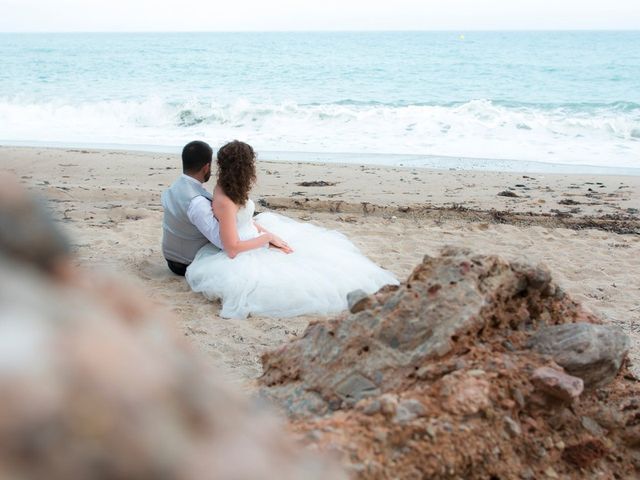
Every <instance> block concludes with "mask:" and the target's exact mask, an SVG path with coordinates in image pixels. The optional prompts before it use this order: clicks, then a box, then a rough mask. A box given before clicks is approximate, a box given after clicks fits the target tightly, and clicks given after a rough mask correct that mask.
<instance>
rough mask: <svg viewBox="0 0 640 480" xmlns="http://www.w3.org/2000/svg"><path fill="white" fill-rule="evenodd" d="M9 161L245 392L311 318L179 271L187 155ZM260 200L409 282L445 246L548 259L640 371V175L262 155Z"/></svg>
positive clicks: (97, 154) (8, 166)
mask: <svg viewBox="0 0 640 480" xmlns="http://www.w3.org/2000/svg"><path fill="white" fill-rule="evenodd" d="M0 165H1V167H0V168H2V170H7V171H10V172H13V173H14V174H15V175H17V176H18V178H20V179H21V181H22V182H23V183H24V184H25V185H26V186H27V187H28V188H29V189H31V190H32V191H34V192H36V193H38V194H39V195H41V196H43V197H45V198H47V199H49V200H50V204H51V206H52V210H53V213H54V216H55V218H56V219H57V220H59V221H60V222H61V223H62V225H63V227H64V229H65V230H66V231H67V232H68V234H69V236H70V238H71V239H72V242H73V245H74V249H75V250H76V252H77V254H78V256H79V258H80V261H81V262H82V264H83V265H86V266H89V267H99V268H106V269H110V270H113V271H115V272H118V273H121V272H124V273H126V274H128V275H129V276H131V277H133V278H134V279H137V281H138V282H139V283H140V284H141V285H142V286H143V288H144V289H145V290H146V291H147V292H148V295H149V297H151V298H153V299H154V300H156V301H158V302H160V303H163V304H165V305H166V306H167V307H168V308H170V309H171V310H173V311H174V312H175V313H176V317H177V318H178V319H179V321H180V325H179V326H180V328H181V329H182V330H183V332H184V334H185V335H186V336H187V337H189V338H190V339H191V340H192V341H193V343H194V344H196V345H197V346H198V347H199V348H200V349H201V350H203V351H204V352H206V353H207V354H208V355H209V356H210V357H211V359H212V361H214V362H215V363H217V364H218V365H221V366H222V367H223V368H224V370H225V371H226V373H227V375H228V377H229V378H230V379H231V380H232V381H234V382H236V383H238V384H240V385H241V386H242V387H246V388H251V386H252V380H253V379H255V378H256V377H258V376H259V375H260V374H261V366H260V355H261V354H262V352H264V351H265V350H266V349H271V348H273V347H276V346H278V345H280V344H282V343H283V342H285V341H287V339H289V338H291V337H292V336H295V335H298V334H300V333H301V332H302V331H304V329H305V327H306V325H307V323H308V321H309V320H311V319H312V317H298V318H295V319H284V320H282V319H272V318H261V317H255V318H249V319H247V320H226V319H221V318H219V317H218V315H217V313H218V311H219V304H217V303H212V302H209V301H207V300H206V299H205V298H204V297H202V296H201V295H198V294H195V293H192V292H191V291H190V290H189V287H188V286H187V284H186V282H185V281H184V279H183V278H181V277H176V276H174V275H173V274H171V272H170V271H169V270H168V269H167V267H166V263H165V261H164V259H163V258H162V254H161V251H160V239H161V230H162V229H161V220H162V207H161V204H160V194H161V192H162V191H163V190H164V189H165V188H166V187H168V186H169V185H170V184H171V182H172V181H173V180H174V179H175V178H176V177H177V176H178V175H179V174H180V173H181V170H180V159H179V156H178V155H171V154H158V153H140V152H124V151H94V150H78V149H44V148H17V147H1V148H0ZM209 185H210V187H211V188H213V183H212V182H211V183H210V184H209ZM252 197H253V198H254V200H256V203H257V205H258V210H259V211H264V210H266V209H273V210H276V211H278V212H279V213H282V214H284V215H287V216H289V217H292V218H294V219H299V220H302V221H308V222H313V223H315V224H318V225H321V226H323V227H327V228H331V229H336V230H339V231H341V232H343V233H344V234H346V235H348V236H349V238H350V239H351V240H352V241H353V242H354V243H355V244H356V245H357V246H358V247H359V248H360V249H361V250H362V251H363V252H364V253H365V254H366V255H367V256H369V257H370V258H371V259H373V260H374V261H375V262H377V263H378V264H380V265H382V266H383V267H385V268H387V269H389V270H391V271H392V272H393V273H394V274H395V275H397V276H398V278H399V279H400V280H403V279H404V278H405V277H406V276H407V275H408V274H409V273H410V272H411V270H412V269H413V267H414V266H415V265H416V264H417V263H418V262H419V261H420V260H421V259H422V257H423V256H424V255H425V254H428V255H436V254H437V253H438V251H439V250H440V248H441V247H443V246H444V245H458V246H466V247H469V248H471V249H473V250H474V251H477V252H479V253H489V254H498V255H501V256H504V257H506V258H509V259H513V258H525V259H527V260H528V261H530V262H533V263H538V262H542V263H544V264H546V265H547V266H548V267H549V268H550V270H551V272H552V274H553V277H554V279H555V280H556V281H557V282H558V283H559V284H560V285H562V286H563V287H564V288H565V290H566V291H567V292H569V293H570V294H571V295H573V296H574V297H575V298H576V299H577V300H579V301H581V302H583V303H584V304H585V305H586V306H587V307H588V308H590V309H591V310H592V311H594V312H596V313H598V314H599V315H601V316H602V317H603V318H604V319H606V320H607V321H609V322H611V323H613V324H615V325H619V326H620V327H621V328H623V329H624V330H625V331H626V332H627V333H628V334H629V335H630V336H631V339H632V351H631V359H632V369H633V370H634V372H635V373H636V374H640V281H639V278H638V273H637V272H638V271H639V269H640V177H633V176H609V175H597V176H596V175H551V174H517V173H494V172H483V171H458V170H447V171H436V170H426V169H417V168H392V167H377V166H376V167H374V166H366V165H342V164H317V163H294V162H292V163H276V162H268V161H259V169H258V184H257V186H256V188H255V190H254V192H253V194H252Z"/></svg>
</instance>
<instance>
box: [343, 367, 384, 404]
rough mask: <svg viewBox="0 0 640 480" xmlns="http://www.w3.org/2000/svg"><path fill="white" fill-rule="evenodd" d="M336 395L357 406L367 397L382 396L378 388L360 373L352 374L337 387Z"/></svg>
mask: <svg viewBox="0 0 640 480" xmlns="http://www.w3.org/2000/svg"><path fill="white" fill-rule="evenodd" d="M335 392H336V394H337V395H338V396H339V397H340V398H341V399H342V400H343V401H345V402H347V403H349V404H355V403H356V402H358V401H359V400H362V399H363V398H366V397H374V396H377V395H379V394H380V389H379V388H378V386H377V385H376V384H375V383H373V382H372V381H371V380H369V379H368V378H367V377H365V376H364V375H362V374H360V373H357V372H356V373H352V374H350V375H349V376H347V377H346V378H345V379H343V380H341V381H340V382H339V383H338V385H336V387H335Z"/></svg>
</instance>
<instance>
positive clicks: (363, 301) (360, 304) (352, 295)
mask: <svg viewBox="0 0 640 480" xmlns="http://www.w3.org/2000/svg"><path fill="white" fill-rule="evenodd" d="M369 303H370V300H369V295H367V293H366V292H364V291H363V290H354V291H353V292H349V293H348V294H347V304H348V305H349V311H350V312H351V313H358V312H361V311H362V310H364V309H365V308H366V307H367V306H368V305H369Z"/></svg>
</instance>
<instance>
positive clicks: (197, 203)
mask: <svg viewBox="0 0 640 480" xmlns="http://www.w3.org/2000/svg"><path fill="white" fill-rule="evenodd" d="M185 177H187V178H188V179H189V180H191V181H193V182H197V183H200V182H198V180H196V179H195V178H193V177H190V176H188V175H185ZM187 217H189V221H190V222H191V223H193V224H194V225H195V226H196V228H197V229H198V230H200V233H202V234H203V235H204V236H205V237H206V238H207V240H209V241H210V242H211V243H213V244H214V245H215V246H216V247H218V248H219V249H221V250H222V240H221V239H220V224H219V223H218V220H217V219H216V217H214V216H213V212H212V211H211V202H210V201H209V200H207V199H206V198H205V197H195V198H194V199H193V200H191V203H190V204H189V208H188V209H187Z"/></svg>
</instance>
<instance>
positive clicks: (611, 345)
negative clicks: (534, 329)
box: [528, 323, 629, 388]
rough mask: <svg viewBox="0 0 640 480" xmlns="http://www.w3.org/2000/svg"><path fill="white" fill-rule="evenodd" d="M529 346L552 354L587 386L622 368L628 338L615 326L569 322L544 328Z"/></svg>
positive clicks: (604, 382)
mask: <svg viewBox="0 0 640 480" xmlns="http://www.w3.org/2000/svg"><path fill="white" fill-rule="evenodd" d="M528 346H529V347H530V348H532V349H533V350H535V351H537V352H539V353H542V354H546V355H550V356H551V357H552V358H553V360H554V361H555V362H556V363H557V364H558V365H560V366H562V367H563V368H564V369H565V371H566V372H567V373H569V374H570V375H573V376H576V377H579V378H581V379H582V380H583V381H584V385H585V387H586V388H599V387H603V386H605V385H607V384H608V383H609V382H611V381H612V380H613V379H614V378H615V376H616V374H617V373H618V371H619V370H620V366H621V365H622V362H623V360H624V358H625V357H626V355H627V353H628V351H629V338H628V337H627V335H625V334H624V333H623V332H622V331H621V330H620V329H618V328H616V327H613V326H609V325H595V324H591V323H569V324H564V325H555V326H552V327H546V328H543V329H541V330H540V331H539V332H538V333H536V334H535V335H534V336H533V337H532V338H531V339H530V340H529V343H528Z"/></svg>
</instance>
